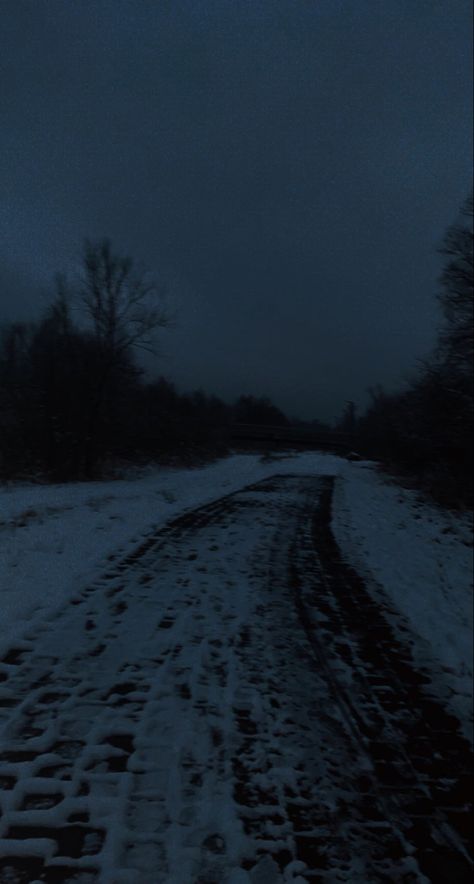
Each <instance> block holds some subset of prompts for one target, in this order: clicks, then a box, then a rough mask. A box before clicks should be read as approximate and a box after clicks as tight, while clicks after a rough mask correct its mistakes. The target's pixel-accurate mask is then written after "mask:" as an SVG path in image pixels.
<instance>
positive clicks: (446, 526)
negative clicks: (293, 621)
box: [332, 464, 473, 721]
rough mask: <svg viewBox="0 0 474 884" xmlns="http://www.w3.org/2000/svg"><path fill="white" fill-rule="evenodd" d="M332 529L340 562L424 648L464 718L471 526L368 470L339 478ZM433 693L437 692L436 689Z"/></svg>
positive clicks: (468, 683) (468, 707)
mask: <svg viewBox="0 0 474 884" xmlns="http://www.w3.org/2000/svg"><path fill="white" fill-rule="evenodd" d="M332 528H333V531H334V534H335V537H336V540H337V542H338V544H339V546H340V548H341V549H342V550H343V551H344V553H345V556H346V559H347V560H348V561H349V562H350V563H351V564H352V565H353V566H354V567H355V569H356V570H357V571H358V573H360V574H361V575H363V576H366V577H367V578H368V579H369V587H370V580H372V581H375V582H376V583H377V584H378V585H379V586H381V587H382V588H383V590H384V591H385V593H387V595H389V596H390V598H391V601H392V603H393V605H394V606H395V608H396V609H397V610H398V611H400V612H402V614H404V615H405V617H406V618H407V619H408V621H409V623H410V626H411V628H412V629H413V632H414V633H415V635H416V636H418V637H419V638H421V639H422V640H424V641H421V642H420V641H418V642H416V643H415V644H414V646H413V648H412V650H413V653H414V656H415V659H417V660H418V662H419V663H420V664H422V665H423V664H425V665H428V667H429V666H430V663H432V662H433V660H436V661H437V662H438V663H439V664H440V666H441V670H442V673H443V679H442V680H443V682H444V685H445V689H446V693H445V699H446V700H447V701H448V703H449V704H450V705H451V706H452V708H453V711H455V712H456V713H457V714H458V716H460V717H461V720H463V721H466V720H467V719H469V717H470V714H471V711H472V659H473V607H472V566H473V549H472V519H471V518H470V516H469V515H467V514H455V513H453V512H450V511H448V510H444V509H442V508H440V507H436V506H434V505H430V504H428V503H427V502H426V501H423V500H422V499H421V498H420V496H419V494H418V493H417V492H416V491H413V490H409V489H405V488H402V487H400V485H398V484H397V483H396V482H395V481H393V482H390V481H387V477H386V476H384V475H383V474H382V473H380V472H379V471H377V469H376V468H375V465H374V464H357V465H355V464H348V465H347V466H345V467H344V468H343V469H342V470H341V471H340V474H339V478H338V480H337V482H336V488H335V494H334V500H333V522H332ZM438 686H439V687H441V685H438Z"/></svg>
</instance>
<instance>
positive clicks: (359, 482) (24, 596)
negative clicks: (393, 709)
mask: <svg viewBox="0 0 474 884" xmlns="http://www.w3.org/2000/svg"><path fill="white" fill-rule="evenodd" d="M289 472H291V473H293V474H296V473H300V474H313V475H336V476H338V479H337V483H336V491H335V495H334V501H333V530H334V532H335V536H336V539H337V541H338V543H339V545H340V547H341V550H342V552H343V554H344V555H345V557H346V559H347V561H349V562H350V563H351V564H353V565H354V566H355V568H356V569H357V570H358V571H359V573H361V574H363V575H364V576H365V577H367V578H370V579H371V580H373V581H376V583H377V584H378V585H379V586H381V587H382V588H383V589H384V590H385V592H386V593H387V594H388V595H389V596H390V597H391V599H392V602H393V604H394V605H395V607H396V608H397V609H399V610H400V611H401V612H402V613H403V614H404V615H405V616H406V617H407V618H408V620H409V621H410V623H411V626H412V628H413V631H414V633H415V635H416V636H419V638H420V640H419V642H418V646H417V652H418V658H419V660H420V661H421V662H425V663H428V664H430V662H432V663H435V664H436V666H435V669H436V673H435V677H436V679H437V682H438V684H439V688H440V690H441V691H442V693H443V695H444V697H445V699H446V700H447V701H448V703H449V704H450V705H451V707H452V708H453V709H454V710H455V712H456V714H457V715H459V716H460V717H461V719H462V721H463V723H464V724H465V723H466V722H467V720H468V719H469V717H470V714H471V699H470V698H471V696H472V656H473V655H472V533H471V523H470V520H469V518H468V516H466V515H464V516H463V515H455V514H452V513H449V512H447V511H443V510H441V509H440V508H438V507H435V506H430V505H428V504H426V503H423V502H422V501H421V500H420V499H419V496H418V495H417V494H416V493H415V492H414V491H409V490H406V489H402V488H400V487H399V486H397V485H396V484H392V483H390V482H389V481H387V480H386V479H384V478H383V477H382V476H381V475H380V474H379V473H378V472H377V470H376V469H375V467H374V465H371V464H367V463H349V462H348V461H346V460H345V459H342V458H339V457H336V456H332V455H328V454H322V453H319V454H318V453H305V454H297V455H294V456H292V457H288V458H286V457H285V458H282V459H281V460H280V459H279V460H275V461H270V462H262V460H261V458H260V457H259V456H257V455H247V454H239V455H233V456H231V457H228V458H226V459H224V460H221V461H219V462H217V463H215V464H212V465H210V466H206V467H204V468H199V469H193V470H187V469H169V468H167V469H158V468H149V469H147V470H144V471H141V473H139V474H138V475H137V477H136V478H126V479H122V480H115V481H109V482H93V483H77V484H72V485H71V484H68V485H52V486H46V485H15V484H12V485H7V486H3V487H2V488H1V490H0V610H1V618H2V633H1V636H0V654H1V653H2V652H5V651H6V650H7V649H8V648H9V647H11V645H12V643H14V642H15V641H17V640H19V639H20V638H21V636H22V634H23V633H24V632H25V630H26V629H27V628H28V627H29V626H30V625H31V622H32V621H36V620H39V621H41V620H43V619H47V618H48V617H50V616H51V615H52V613H53V612H54V611H55V610H56V609H58V607H60V606H61V605H62V604H63V603H64V602H65V601H67V600H68V599H70V598H72V597H73V596H74V594H75V593H77V590H78V589H80V588H81V587H83V586H86V585H87V583H89V582H90V581H92V580H94V578H96V577H97V575H98V573H99V572H100V570H101V569H103V568H104V566H105V565H106V564H107V562H108V561H111V560H113V558H115V557H118V556H123V555H126V554H127V553H128V552H130V551H131V550H133V548H134V547H135V546H136V545H137V544H139V543H140V540H141V539H142V537H143V536H144V535H146V534H147V533H148V532H150V531H151V530H155V529H157V528H159V527H160V526H162V525H164V524H165V523H166V522H167V521H169V520H170V519H172V518H174V517H176V516H177V515H180V514H181V513H183V512H186V511H188V510H192V509H194V508H195V507H197V506H201V505H203V504H206V503H208V502H210V501H212V500H215V499H217V498H219V497H221V496H222V495H225V494H229V493H231V492H233V491H236V490H237V489H239V488H241V487H243V486H244V485H248V484H250V483H252V482H256V481H259V480H261V479H263V478H265V477H267V476H271V475H273V474H275V473H289ZM369 583H370V580H369Z"/></svg>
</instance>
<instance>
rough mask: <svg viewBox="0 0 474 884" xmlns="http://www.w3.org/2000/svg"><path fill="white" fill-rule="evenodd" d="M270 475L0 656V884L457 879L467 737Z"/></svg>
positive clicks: (293, 484) (327, 483)
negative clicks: (432, 694)
mask: <svg viewBox="0 0 474 884" xmlns="http://www.w3.org/2000/svg"><path fill="white" fill-rule="evenodd" d="M332 484H333V483H332V480H331V478H330V477H314V476H301V475H300V476H291V475H289V476H283V475H282V476H275V477H273V478H271V479H266V480H264V481H262V482H259V483H257V484H256V485H253V486H249V487H248V488H245V489H243V490H241V491H239V492H236V493H233V494H231V495H228V496H227V497H225V498H222V499H220V500H218V501H215V502H214V503H211V504H208V505H206V506H204V507H201V508H200V509H198V510H195V511H194V512H191V513H187V514H186V515H184V516H180V517H178V518H177V519H175V520H174V521H173V522H171V523H169V524H168V525H167V526H165V527H164V528H161V529H159V530H157V531H155V532H154V533H153V534H150V535H149V536H148V537H147V538H146V539H145V540H144V542H143V543H142V544H141V546H140V547H139V548H138V549H137V550H136V551H135V552H134V553H133V554H130V555H128V556H127V557H126V558H124V559H123V560H121V561H117V562H116V563H115V564H114V565H113V566H112V567H111V568H110V569H109V570H108V571H107V572H106V573H104V574H103V575H102V576H101V577H100V578H99V579H98V580H97V581H95V582H94V583H93V584H91V585H89V586H88V587H87V588H86V589H85V590H83V591H82V592H80V593H78V595H77V596H76V597H75V598H74V599H73V601H72V603H71V604H68V605H67V606H65V607H64V609H63V610H62V611H60V612H59V613H58V614H57V616H56V617H55V619H54V620H50V621H49V622H43V623H41V624H40V625H37V626H35V627H32V628H31V630H30V632H29V633H28V634H27V635H26V637H25V641H23V642H18V643H17V645H16V646H15V647H13V648H11V649H10V650H9V651H8V653H7V654H6V655H5V656H4V658H3V660H2V662H1V663H0V682H1V684H0V722H1V748H2V751H1V754H0V787H1V788H2V789H3V794H2V816H1V817H0V881H2V882H7V881H8V882H30V884H31V882H38V881H45V882H50V884H55V882H82V884H86V882H99V884H102V882H104V884H120V882H130V884H132V882H141V884H278V882H291V881H293V882H297V884H304V882H313V881H322V882H350V884H368V882H369V884H370V882H378V881H388V882H390V881H400V882H402V881H403V882H407V884H408V882H426V881H433V882H438V881H439V882H450V884H451V882H453V881H456V884H463V882H464V881H466V882H467V881H468V880H470V879H471V874H470V873H471V870H472V866H471V863H470V860H469V857H468V854H467V848H466V842H467V830H468V825H469V814H468V800H469V796H470V788H469V773H468V772H469V770H470V758H469V747H468V744H467V743H466V742H465V740H464V739H463V737H462V735H461V733H460V731H459V728H458V722H457V720H456V719H455V718H454V717H453V716H452V715H450V714H449V713H447V712H446V711H445V710H444V709H443V708H442V706H441V705H440V704H439V701H438V700H436V699H435V697H433V696H430V694H429V684H430V678H429V676H428V675H427V674H426V673H424V672H423V671H420V670H419V669H417V668H416V666H415V664H414V661H413V658H412V651H411V647H412V642H411V637H410V629H409V627H408V625H407V623H406V622H405V621H404V620H403V618H402V617H401V616H400V615H399V614H398V613H397V612H396V611H394V610H393V606H391V604H390V603H389V601H388V599H387V598H385V597H384V596H383V594H382V593H380V598H376V597H374V593H373V592H372V594H369V593H368V592H367V590H366V589H365V587H364V583H363V581H362V580H361V579H360V578H359V577H358V576H357V575H356V574H355V572H354V571H352V570H351V569H350V568H349V567H348V566H347V565H345V564H344V563H343V561H342V559H341V557H340V554H339V551H338V548H337V546H336V544H335V542H334V539H333V537H332V534H331V532H330V528H329V524H330V521H329V516H330V498H331V493H332Z"/></svg>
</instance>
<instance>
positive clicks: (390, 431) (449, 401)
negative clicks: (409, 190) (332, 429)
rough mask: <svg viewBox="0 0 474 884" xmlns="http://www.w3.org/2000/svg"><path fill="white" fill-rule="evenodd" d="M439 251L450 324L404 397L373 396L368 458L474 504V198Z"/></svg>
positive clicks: (363, 429) (364, 431)
mask: <svg viewBox="0 0 474 884" xmlns="http://www.w3.org/2000/svg"><path fill="white" fill-rule="evenodd" d="M439 251H440V252H441V254H442V255H443V256H445V258H446V259H447V260H446V261H445V265H444V269H443V272H442V275H441V279H440V283H441V291H440V294H439V301H440V306H441V308H442V316H443V321H442V324H441V327H440V330H439V335H438V344H437V347H436V350H435V352H434V353H433V355H432V356H431V358H430V359H428V360H427V361H426V362H425V363H424V365H423V366H422V367H421V368H420V369H419V371H418V373H417V375H416V377H415V378H414V379H413V381H412V383H411V384H410V386H409V387H408V389H406V390H405V391H404V392H403V393H399V394H396V395H387V394H385V393H384V392H383V390H381V389H380V388H378V389H376V390H374V391H372V402H371V404H370V406H369V408H368V410H367V412H366V414H365V415H364V416H363V417H362V418H361V419H360V420H359V422H358V433H359V438H360V444H361V447H362V448H363V449H364V451H365V452H366V453H367V454H370V455H371V456H374V457H378V458H379V459H381V460H382V461H384V462H385V463H386V464H388V465H389V466H390V467H391V468H392V469H396V470H399V471H400V470H401V471H404V472H405V473H406V474H407V475H410V476H412V477H413V479H416V480H417V481H418V484H419V485H421V487H423V488H424V489H426V490H427V491H428V492H429V493H431V494H432V495H433V497H435V499H437V500H438V501H440V502H441V503H445V504H449V505H453V506H455V505H472V500H473V453H472V442H473V332H474V323H473V228H472V198H471V199H469V200H468V201H467V202H466V203H465V204H464V206H463V209H462V212H461V223H459V224H454V225H452V226H451V227H450V228H449V229H448V231H447V234H446V236H445V239H444V241H443V244H442V246H441V248H440V249H439Z"/></svg>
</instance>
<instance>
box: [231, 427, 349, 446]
mask: <svg viewBox="0 0 474 884" xmlns="http://www.w3.org/2000/svg"><path fill="white" fill-rule="evenodd" d="M230 430H231V439H232V440H233V441H235V442H255V443H257V442H261V443H262V444H263V443H268V444H269V445H271V444H279V445H282V444H290V445H291V444H292V445H298V446H305V447H307V448H323V449H331V450H334V451H336V450H337V451H351V450H352V449H353V447H354V437H353V435H352V434H351V433H340V432H338V431H335V430H334V431H333V430H328V431H324V430H313V429H311V427H291V426H289V427H285V426H266V425H264V424H234V425H233V426H232V427H231V428H230Z"/></svg>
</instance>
